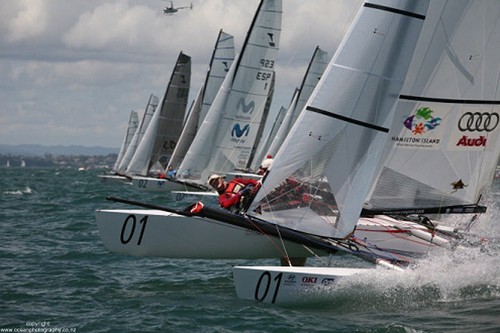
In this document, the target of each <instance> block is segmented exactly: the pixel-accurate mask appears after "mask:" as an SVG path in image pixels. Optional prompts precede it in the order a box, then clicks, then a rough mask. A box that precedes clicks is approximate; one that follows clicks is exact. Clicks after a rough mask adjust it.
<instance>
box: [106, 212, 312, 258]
mask: <svg viewBox="0 0 500 333" xmlns="http://www.w3.org/2000/svg"><path fill="white" fill-rule="evenodd" d="M96 222H97V226H98V228H99V234H100V236H101V239H102V241H103V243H104V245H105V246H106V247H107V248H108V249H109V250H111V251H112V252H115V253H119V254H126V255H132V256H160V257H168V258H199V259H258V258H281V257H283V256H284V255H283V253H282V252H281V242H280V241H279V240H278V239H276V238H273V237H271V238H269V237H267V236H263V235H262V234H259V233H257V232H254V231H248V230H246V229H242V228H238V227H233V226H229V225H227V224H224V223H221V222H218V221H215V220H211V219H207V218H200V217H186V216H181V215H177V214H173V213H168V212H164V211H158V210H140V209H135V210H98V211H96ZM271 240H273V241H272V242H271ZM285 245H286V249H287V253H288V255H289V256H290V257H307V256H310V255H311V254H310V253H309V252H308V251H306V250H305V249H304V248H303V247H302V246H300V245H297V244H292V243H289V242H285Z"/></svg>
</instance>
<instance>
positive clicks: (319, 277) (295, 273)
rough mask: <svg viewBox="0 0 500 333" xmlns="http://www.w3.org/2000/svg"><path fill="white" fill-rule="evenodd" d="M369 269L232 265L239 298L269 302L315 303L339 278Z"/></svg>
mask: <svg viewBox="0 0 500 333" xmlns="http://www.w3.org/2000/svg"><path fill="white" fill-rule="evenodd" d="M371 270H373V269H371V268H336V267H284V266H251V267H250V266H235V267H234V268H233V279H234V285H235V288H236V293H237V295H238V297H239V298H241V299H245V300H252V301H258V302H263V303H269V304H281V305H284V304H293V303H306V302H308V301H310V302H317V301H318V299H324V298H325V297H328V293H325V292H324V288H328V286H331V285H332V284H335V283H336V282H338V281H339V280H340V279H343V278H346V277H350V276H353V275H355V274H363V273H366V272H369V271H371Z"/></svg>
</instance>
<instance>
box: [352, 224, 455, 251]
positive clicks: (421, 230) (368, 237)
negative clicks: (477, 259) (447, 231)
mask: <svg viewBox="0 0 500 333" xmlns="http://www.w3.org/2000/svg"><path fill="white" fill-rule="evenodd" d="M354 236H355V237H356V238H358V239H360V240H362V241H364V242H367V243H368V244H369V245H376V246H377V247H379V248H381V249H384V250H386V251H390V252H396V253H399V254H403V255H405V254H406V255H410V256H420V255H424V254H426V253H428V252H429V251H430V250H431V249H432V248H435V247H449V246H450V242H449V241H448V240H447V239H445V238H443V237H440V236H438V235H435V234H432V233H430V232H429V230H428V229H427V228H426V227H425V226H422V225H419V224H417V223H413V222H408V221H402V220H396V219H393V218H391V217H388V216H384V215H377V216H375V217H370V218H366V217H363V218H361V219H359V222H358V225H357V226H356V230H355V232H354Z"/></svg>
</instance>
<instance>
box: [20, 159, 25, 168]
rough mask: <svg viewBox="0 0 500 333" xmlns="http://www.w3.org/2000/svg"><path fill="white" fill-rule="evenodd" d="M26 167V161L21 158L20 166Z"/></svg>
mask: <svg viewBox="0 0 500 333" xmlns="http://www.w3.org/2000/svg"><path fill="white" fill-rule="evenodd" d="M25 167H26V161H25V160H21V168H25Z"/></svg>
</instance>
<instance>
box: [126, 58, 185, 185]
mask: <svg viewBox="0 0 500 333" xmlns="http://www.w3.org/2000/svg"><path fill="white" fill-rule="evenodd" d="M190 82H191V57H189V56H188V55H186V54H184V53H183V52H180V53H179V56H178V58H177V61H176V64H175V68H174V70H173V72H172V75H171V77H170V81H169V83H168V86H167V89H166V91H165V94H164V95H163V97H162V99H161V100H160V102H159V104H158V107H157V108H158V110H157V111H156V112H154V114H153V116H152V118H151V120H150V123H149V125H148V126H147V129H146V132H145V133H144V136H143V138H142V140H141V141H140V143H139V145H138V147H137V149H136V152H135V153H134V155H133V156H132V158H131V160H130V163H129V165H128V166H127V169H126V171H125V173H126V174H127V175H128V176H129V177H131V178H132V179H135V178H136V177H138V176H143V177H145V176H148V175H150V174H156V173H158V172H162V171H163V169H164V167H162V166H164V165H165V164H166V163H167V162H168V160H169V159H170V157H171V155H172V152H173V150H174V148H175V145H176V143H177V140H178V139H179V136H180V134H181V129H182V124H183V122H184V117H185V113H186V106H187V100H188V96H189V86H190Z"/></svg>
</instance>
